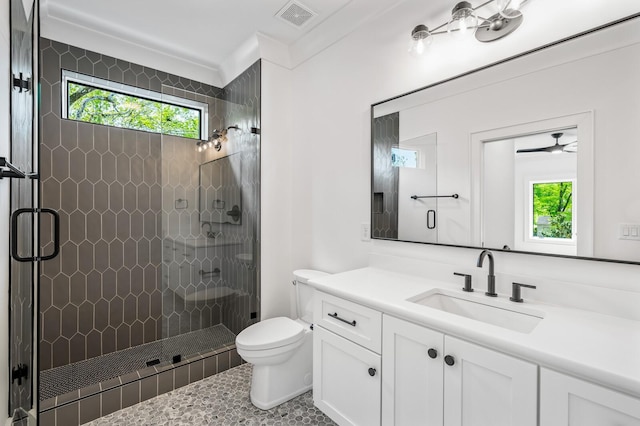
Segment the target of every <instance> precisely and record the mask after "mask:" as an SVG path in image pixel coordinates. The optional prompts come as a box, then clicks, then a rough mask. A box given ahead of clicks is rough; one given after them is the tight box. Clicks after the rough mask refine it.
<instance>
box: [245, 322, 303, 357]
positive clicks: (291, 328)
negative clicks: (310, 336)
mask: <svg viewBox="0 0 640 426" xmlns="http://www.w3.org/2000/svg"><path fill="white" fill-rule="evenodd" d="M304 334H305V327H304V326H302V324H300V323H299V322H297V321H294V320H292V319H290V318H286V317H277V318H271V319H267V320H264V321H260V322H258V323H256V324H253V325H252V326H250V327H247V328H245V329H244V330H243V331H241V332H240V334H238V336H237V337H236V347H237V348H238V349H240V350H245V351H259V350H265V349H274V348H279V347H282V346H288V345H291V344H294V343H296V342H299V341H300V340H301V339H302V338H303V336H304Z"/></svg>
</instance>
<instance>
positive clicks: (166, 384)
mask: <svg viewBox="0 0 640 426" xmlns="http://www.w3.org/2000/svg"><path fill="white" fill-rule="evenodd" d="M172 390H173V369H171V370H168V371H163V372H162V373H160V374H158V395H162V394H163V393H167V392H171V391H172Z"/></svg>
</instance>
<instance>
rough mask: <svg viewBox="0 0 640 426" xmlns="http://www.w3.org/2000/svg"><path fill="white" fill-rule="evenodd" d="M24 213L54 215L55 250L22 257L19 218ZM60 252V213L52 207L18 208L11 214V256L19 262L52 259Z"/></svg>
mask: <svg viewBox="0 0 640 426" xmlns="http://www.w3.org/2000/svg"><path fill="white" fill-rule="evenodd" d="M24 213H32V214H33V213H38V214H39V213H47V214H50V215H51V216H53V252H52V253H51V254H48V255H46V256H32V257H22V256H20V255H19V254H18V218H19V217H20V215H22V214H24ZM59 253H60V215H59V214H58V212H56V211H55V210H52V209H46V208H41V209H17V210H16V211H14V212H13V213H12V214H11V257H12V258H14V259H15V260H17V261H18V262H36V261H38V260H50V259H53V258H55V257H56V256H58V254H59Z"/></svg>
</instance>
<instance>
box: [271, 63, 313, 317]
mask: <svg viewBox="0 0 640 426" xmlns="http://www.w3.org/2000/svg"><path fill="white" fill-rule="evenodd" d="M261 67H262V76H261V79H262V99H261V102H262V110H261V111H262V117H261V138H260V141H261V146H260V151H261V152H260V154H261V166H260V173H261V184H260V185H261V196H260V198H261V200H260V202H261V218H260V243H261V245H260V251H261V263H260V264H261V279H260V281H261V292H260V294H261V319H268V318H273V317H276V316H282V315H284V316H292V315H294V312H292V311H291V307H292V306H293V305H292V302H293V291H292V290H293V286H292V285H291V280H292V278H293V277H292V274H291V272H292V262H291V257H292V252H291V241H292V226H291V223H292V221H293V219H294V217H295V216H296V215H297V214H298V213H297V209H298V204H299V203H298V200H293V199H292V196H291V192H292V173H291V170H292V157H291V152H292V143H294V140H293V139H292V134H291V128H292V119H293V111H292V109H291V99H292V96H291V85H290V84H289V82H290V79H291V71H289V70H287V69H285V68H283V67H281V66H279V65H276V64H273V63H272V62H269V61H266V60H262V62H261ZM298 141H299V140H296V141H295V142H298ZM294 184H295V182H294ZM303 266H306V265H303Z"/></svg>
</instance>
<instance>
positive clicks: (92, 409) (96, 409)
mask: <svg viewBox="0 0 640 426" xmlns="http://www.w3.org/2000/svg"><path fill="white" fill-rule="evenodd" d="M98 417H100V395H93V396H89V397H87V398H83V399H82V400H80V424H84V423H87V422H90V421H92V420H95V419H97V418H98Z"/></svg>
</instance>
